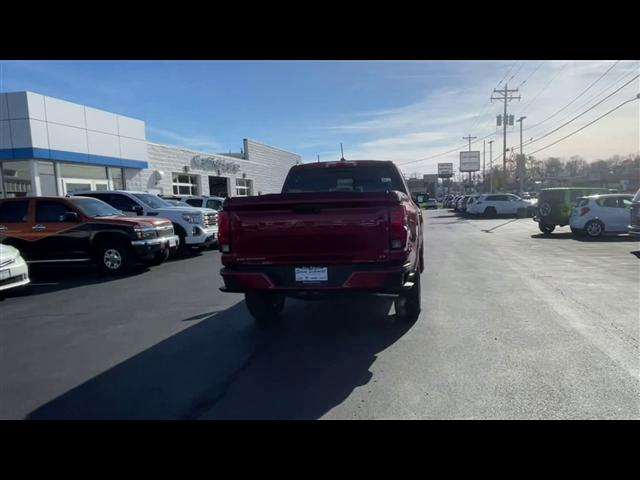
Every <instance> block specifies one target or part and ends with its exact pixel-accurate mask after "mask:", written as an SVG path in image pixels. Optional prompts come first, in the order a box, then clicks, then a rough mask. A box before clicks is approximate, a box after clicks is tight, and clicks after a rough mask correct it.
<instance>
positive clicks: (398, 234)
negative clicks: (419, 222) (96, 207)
mask: <svg viewBox="0 0 640 480" xmlns="http://www.w3.org/2000/svg"><path fill="white" fill-rule="evenodd" d="M408 230H409V221H408V219H407V212H406V210H405V209H404V207H403V206H399V207H391V209H390V211H389V237H390V244H391V249H392V250H402V249H404V247H405V245H406V244H407V232H408Z"/></svg>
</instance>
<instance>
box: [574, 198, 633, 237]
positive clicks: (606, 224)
mask: <svg viewBox="0 0 640 480" xmlns="http://www.w3.org/2000/svg"><path fill="white" fill-rule="evenodd" d="M632 201H633V195H624V194H619V193H618V194H605V195H591V196H588V197H581V198H578V199H577V200H576V202H577V204H576V207H575V208H574V209H573V210H572V212H571V217H570V218H569V226H570V227H571V231H572V232H573V233H574V234H576V235H583V234H586V235H588V236H589V237H594V238H595V237H600V236H601V235H603V234H605V233H627V232H628V231H629V209H630V208H631V203H632Z"/></svg>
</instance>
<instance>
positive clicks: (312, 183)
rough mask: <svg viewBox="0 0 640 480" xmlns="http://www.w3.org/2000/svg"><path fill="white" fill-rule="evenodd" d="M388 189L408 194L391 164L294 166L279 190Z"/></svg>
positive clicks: (300, 191)
mask: <svg viewBox="0 0 640 480" xmlns="http://www.w3.org/2000/svg"><path fill="white" fill-rule="evenodd" d="M391 190H398V191H400V192H403V193H407V192H406V191H405V188H404V184H403V182H402V179H401V178H400V176H399V174H398V172H397V171H396V169H395V168H393V167H392V166H390V165H376V166H370V165H367V166H344V167H342V166H339V167H326V168H307V169H305V168H300V169H294V170H292V171H291V172H290V173H289V175H288V176H287V179H286V180H285V182H284V186H283V187H282V193H303V192H364V193H366V192H385V191H391Z"/></svg>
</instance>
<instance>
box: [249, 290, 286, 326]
mask: <svg viewBox="0 0 640 480" xmlns="http://www.w3.org/2000/svg"><path fill="white" fill-rule="evenodd" d="M244 300H245V303H246V304H247V309H248V310H249V313H250V314H251V316H252V317H253V318H254V319H255V321H256V323H257V324H258V325H260V326H262V327H269V326H272V325H274V324H275V323H276V320H277V317H278V314H279V313H280V312H282V310H283V308H284V302H285V296H284V295H279V294H273V293H246V294H245V296H244Z"/></svg>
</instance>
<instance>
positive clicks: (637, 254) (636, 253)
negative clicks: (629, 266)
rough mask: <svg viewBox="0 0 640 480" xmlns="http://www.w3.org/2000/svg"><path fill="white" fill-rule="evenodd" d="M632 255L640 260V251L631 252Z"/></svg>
mask: <svg viewBox="0 0 640 480" xmlns="http://www.w3.org/2000/svg"><path fill="white" fill-rule="evenodd" d="M629 253H631V255H635V256H636V257H638V258H640V250H638V251H637V252H629Z"/></svg>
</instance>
